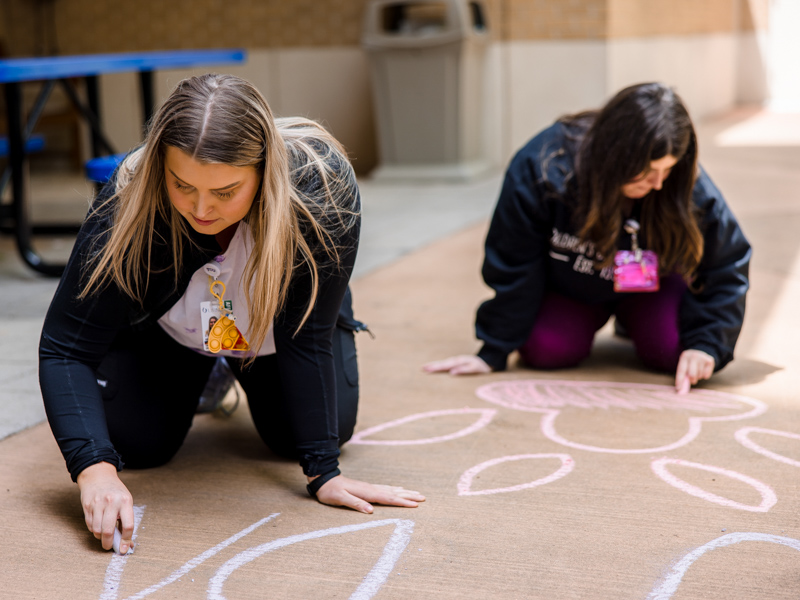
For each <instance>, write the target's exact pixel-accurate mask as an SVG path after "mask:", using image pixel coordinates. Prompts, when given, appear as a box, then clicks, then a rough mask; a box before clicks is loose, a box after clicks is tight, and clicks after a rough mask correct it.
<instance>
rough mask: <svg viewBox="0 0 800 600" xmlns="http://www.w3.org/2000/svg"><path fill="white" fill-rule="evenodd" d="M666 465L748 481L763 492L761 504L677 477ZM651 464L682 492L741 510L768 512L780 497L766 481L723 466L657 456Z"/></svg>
mask: <svg viewBox="0 0 800 600" xmlns="http://www.w3.org/2000/svg"><path fill="white" fill-rule="evenodd" d="M666 465H680V466H682V467H690V468H693V469H699V470H701V471H708V472H709V473H716V474H717V475H724V476H725V477H730V478H731V479H736V480H737V481H741V482H742V483H746V484H747V485H749V486H750V487H752V488H753V489H755V490H756V491H757V492H758V493H759V494H761V504H759V505H758V506H753V505H751V504H742V503H741V502H736V501H735V500H731V499H730V498H725V497H724V496H718V495H717V494H713V493H711V492H709V491H706V490H704V489H702V488H699V487H697V486H695V485H692V484H691V483H688V482H686V481H684V480H683V479H681V478H680V477H676V476H675V475H673V474H672V473H670V472H669V471H668V470H667V468H666ZM650 466H651V468H652V469H653V472H654V473H655V474H656V475H657V476H658V477H660V478H661V479H663V480H664V481H665V482H666V483H668V484H670V485H671V486H673V487H675V488H677V489H679V490H681V491H682V492H686V493H687V494H689V495H691V496H696V497H697V498H702V499H703V500H708V501H709V502H714V503H715V504H720V505H722V506H727V507H730V508H737V509H739V510H747V511H750V512H767V511H768V510H769V509H770V508H772V507H773V506H775V503H776V502H778V497H777V496H776V495H775V492H774V491H773V490H772V488H771V487H769V486H768V485H767V484H766V483H764V482H762V481H759V480H758V479H754V478H753V477H750V476H748V475H744V474H743V473H739V472H737V471H731V470H728V469H723V468H722V467H715V466H713V465H704V464H702V463H695V462H690V461H688V460H683V459H680V458H657V459H655V460H653V462H652V463H650Z"/></svg>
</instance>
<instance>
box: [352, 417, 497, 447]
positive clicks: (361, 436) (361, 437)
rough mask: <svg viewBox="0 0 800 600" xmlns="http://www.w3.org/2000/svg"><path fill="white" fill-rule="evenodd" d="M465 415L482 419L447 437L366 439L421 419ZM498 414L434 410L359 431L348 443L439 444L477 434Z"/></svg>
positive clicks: (389, 444) (386, 444) (390, 444)
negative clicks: (473, 415) (474, 415)
mask: <svg viewBox="0 0 800 600" xmlns="http://www.w3.org/2000/svg"><path fill="white" fill-rule="evenodd" d="M465 414H477V415H480V417H478V419H477V420H476V421H475V422H474V423H473V424H472V425H470V426H469V427H465V428H464V429H459V430H458V431H455V432H453V433H448V434H446V435H439V436H435V437H429V438H419V439H412V440H368V439H365V438H367V437H369V436H371V435H374V434H376V433H379V432H381V431H385V430H386V429H391V428H392V427H399V426H400V425H405V424H406V423H412V422H414V421H419V420H420V419H432V418H435V417H444V416H448V415H465ZM496 414H497V410H495V409H494V408H454V409H449V410H433V411H431V412H424V413H417V414H413V415H409V416H407V417H402V418H400V419H395V420H394V421H389V422H388V423H383V424H381V425H375V426H374V427H370V428H368V429H365V430H363V431H359V432H358V433H356V434H355V435H354V436H353V437H352V438H350V442H348V443H350V444H365V445H366V444H370V445H374V446H410V445H415V444H436V443H439V442H446V441H448V440H454V439H456V438H460V437H464V436H465V435H469V434H471V433H475V432H476V431H478V430H479V429H482V428H483V427H486V425H488V424H489V421H491V420H492V418H493V417H494V416H495V415H496Z"/></svg>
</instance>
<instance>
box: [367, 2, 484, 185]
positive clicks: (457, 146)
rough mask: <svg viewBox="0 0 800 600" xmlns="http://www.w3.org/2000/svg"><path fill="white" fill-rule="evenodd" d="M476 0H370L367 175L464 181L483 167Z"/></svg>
mask: <svg viewBox="0 0 800 600" xmlns="http://www.w3.org/2000/svg"><path fill="white" fill-rule="evenodd" d="M485 15H486V11H485V6H484V4H483V2H482V1H477V0H371V1H370V2H369V3H368V4H367V6H366V12H365V17H364V23H363V30H362V37H361V42H362V46H363V48H364V50H365V51H366V52H367V54H368V57H369V63H370V70H371V79H372V90H373V98H374V104H375V115H376V121H377V123H376V125H377V134H378V150H379V161H378V167H377V168H376V169H375V170H374V171H373V172H372V174H371V175H372V177H373V178H375V179H379V180H385V179H403V180H413V179H423V180H449V181H466V180H470V179H473V178H474V177H476V176H478V175H480V174H481V173H483V172H485V171H486V170H488V168H489V163H488V161H487V160H486V158H485V156H484V150H483V139H482V138H483V135H482V131H483V126H484V114H483V105H484V102H483V97H484V94H485V92H484V63H485V60H486V50H487V46H488V38H489V31H488V26H487V23H486V18H485Z"/></svg>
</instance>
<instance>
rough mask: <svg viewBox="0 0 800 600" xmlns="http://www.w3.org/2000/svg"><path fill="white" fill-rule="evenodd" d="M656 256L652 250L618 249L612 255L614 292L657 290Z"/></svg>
mask: <svg viewBox="0 0 800 600" xmlns="http://www.w3.org/2000/svg"><path fill="white" fill-rule="evenodd" d="M658 282H659V278H658V256H657V255H656V253H655V252H653V251H652V250H636V251H634V250H619V251H618V252H617V253H616V254H615V255H614V291H615V292H657V291H658Z"/></svg>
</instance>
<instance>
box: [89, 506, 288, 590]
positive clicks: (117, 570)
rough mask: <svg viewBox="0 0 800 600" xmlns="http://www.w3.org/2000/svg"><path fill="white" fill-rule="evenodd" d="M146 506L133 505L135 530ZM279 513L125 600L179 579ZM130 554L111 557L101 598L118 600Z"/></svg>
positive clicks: (158, 588) (245, 529) (198, 556)
mask: <svg viewBox="0 0 800 600" xmlns="http://www.w3.org/2000/svg"><path fill="white" fill-rule="evenodd" d="M145 508H146V505H142V506H134V507H133V511H134V519H135V525H134V531H136V530H137V529H138V527H139V522H140V521H141V520H142V516H143V514H144V509H145ZM137 509H138V511H137ZM278 515H280V513H272V514H271V515H270V516H268V517H264V518H263V519H261V520H260V521H257V522H255V523H253V524H252V525H250V526H249V527H245V528H244V529H242V530H241V531H240V532H239V533H236V534H234V535H232V536H231V537H229V538H228V539H227V540H225V541H223V542H220V543H219V544H217V545H216V546H214V547H213V548H209V549H208V550H206V551H205V552H203V553H201V554H198V555H197V556H195V557H194V558H193V559H191V560H189V561H187V562H185V563H184V564H183V566H181V567H180V568H178V569H176V570H175V571H173V572H172V573H171V574H170V575H168V576H167V577H165V578H164V579H162V580H161V581H159V582H158V583H156V584H154V585H151V586H150V587H148V588H145V589H144V590H142V591H140V592H137V593H135V594H133V595H132V596H128V597H127V598H125V600H141V599H142V598H144V597H146V596H149V595H150V594H152V593H154V592H157V591H158V590H160V589H161V588H163V587H165V586H167V585H169V584H171V583H174V582H176V581H178V579H180V578H181V577H183V576H184V575H186V574H187V573H188V572H189V571H191V570H192V569H194V568H195V567H198V566H200V565H201V564H203V563H204V562H205V561H207V560H208V559H209V558H211V557H213V556H214V555H216V554H218V553H219V552H221V551H222V550H224V549H225V548H227V547H228V546H230V545H231V544H233V543H234V542H237V541H239V540H240V539H242V538H243V537H244V536H246V535H249V534H250V533H252V532H253V531H255V530H256V529H257V528H259V527H261V526H262V525H263V524H264V523H267V522H269V521H271V520H273V519H275V518H277V517H278ZM133 539H134V540H135V539H136V533H134V535H133ZM129 556H130V553H129V554H125V555H122V556H120V555H118V554H115V555H114V556H113V557H112V558H111V563H110V564H109V565H108V570H107V571H106V579H105V582H104V585H103V594H102V595H101V596H100V600H117V596H118V592H119V582H120V580H121V578H122V569H123V568H124V567H125V561H126V560H127V559H128V557H129Z"/></svg>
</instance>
